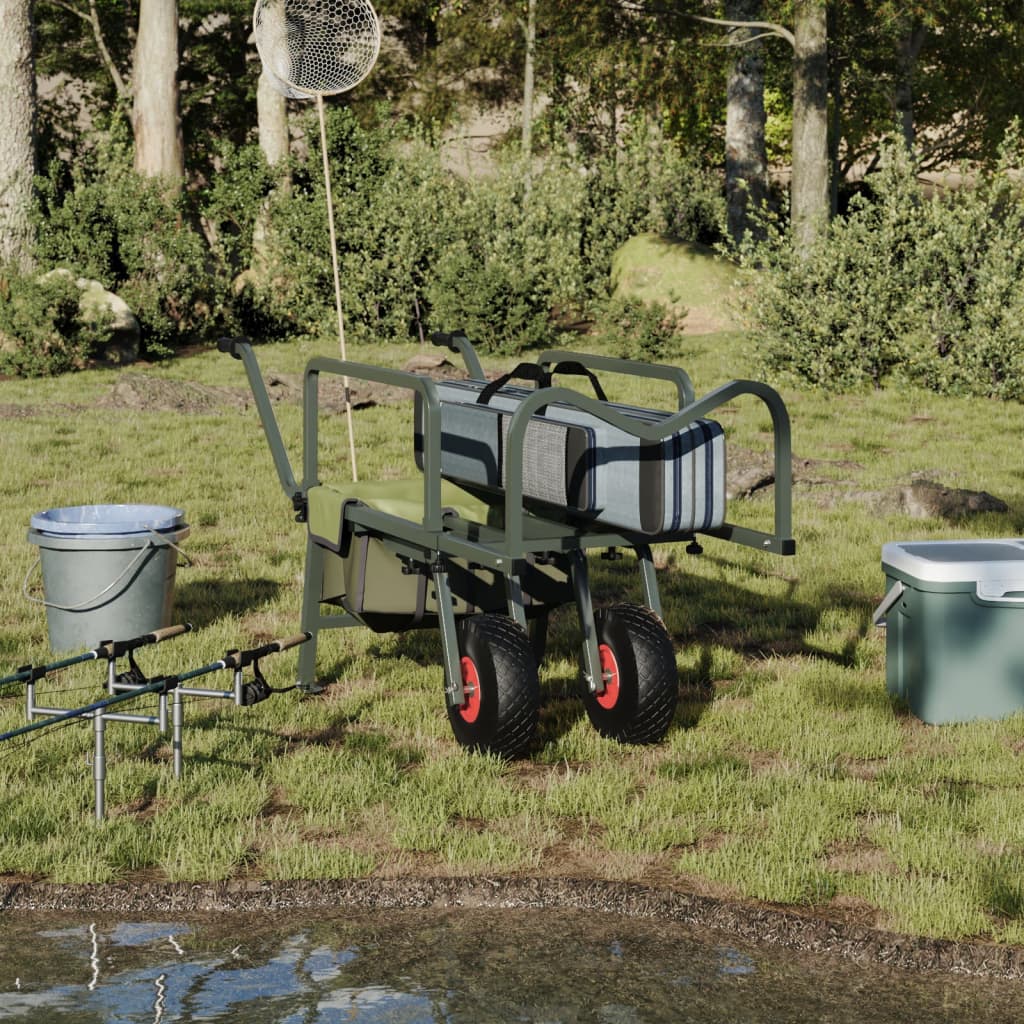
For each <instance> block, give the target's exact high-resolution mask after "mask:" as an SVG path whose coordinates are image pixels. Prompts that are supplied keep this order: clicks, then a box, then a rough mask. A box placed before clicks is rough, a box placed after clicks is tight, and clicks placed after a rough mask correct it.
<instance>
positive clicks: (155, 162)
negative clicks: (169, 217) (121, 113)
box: [132, 0, 185, 188]
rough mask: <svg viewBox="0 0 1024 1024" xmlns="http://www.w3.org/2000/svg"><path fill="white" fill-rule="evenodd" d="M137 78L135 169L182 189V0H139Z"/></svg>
mask: <svg viewBox="0 0 1024 1024" xmlns="http://www.w3.org/2000/svg"><path fill="white" fill-rule="evenodd" d="M132 82H133V87H134V90H133V91H134V95H133V104H132V131H133V133H134V135H135V170H136V171H138V172H139V173H140V174H143V175H146V176H148V177H154V178H164V179H165V180H167V182H168V183H169V184H170V185H171V186H172V187H174V188H180V186H181V182H182V179H183V178H184V176H185V152H184V146H183V144H182V136H181V116H180V110H179V104H178V3H177V0H140V4H139V34H138V38H137V39H136V42H135V61H134V67H133V72H132Z"/></svg>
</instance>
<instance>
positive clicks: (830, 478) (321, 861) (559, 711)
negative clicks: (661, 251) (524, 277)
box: [0, 334, 1024, 944]
mask: <svg viewBox="0 0 1024 1024" xmlns="http://www.w3.org/2000/svg"><path fill="white" fill-rule="evenodd" d="M682 345H683V350H682V351H681V352H680V354H679V361H680V362H681V363H682V365H684V366H685V367H686V368H687V370H688V371H689V372H690V373H691V375H692V376H693V378H694V380H695V383H696V385H697V388H698V392H703V391H707V390H709V389H710V388H711V387H714V386H715V385H717V384H719V383H722V382H723V381H725V380H727V379H729V378H731V377H733V376H751V375H753V374H754V372H755V371H754V368H753V367H754V359H753V353H752V351H751V349H750V343H749V341H748V339H746V338H744V337H743V336H741V335H738V334H715V335H707V336H701V337H688V336H685V335H684V338H683V341H682ZM314 351H315V350H314V348H313V347H312V346H301V345H291V346H267V347H265V348H263V349H262V350H261V351H260V353H259V355H260V359H261V361H262V364H263V367H264V370H265V371H268V372H269V371H274V372H277V373H298V372H300V371H301V368H302V366H303V365H304V363H305V361H306V359H307V358H308V357H309V356H310V355H312V354H314ZM415 351H416V350H415V349H414V348H413V347H412V346H410V347H407V348H400V347H383V348H377V349H369V348H364V349H358V348H357V349H354V350H353V352H352V355H353V357H354V358H357V359H362V360H365V361H374V362H383V363H386V364H388V365H401V364H402V363H403V362H404V361H405V360H406V359H407V358H408V357H409V356H411V355H413V354H415ZM324 353H326V354H330V353H331V346H330V344H329V343H327V342H325V343H324V344H323V345H322V346H321V348H320V351H319V352H318V353H317V354H324ZM485 362H487V364H488V365H489V366H490V367H492V368H495V369H496V368H498V367H497V365H496V364H495V363H494V361H493V360H485ZM121 372H122V373H124V374H147V375H150V376H153V377H156V378H160V379H161V380H163V381H165V382H169V383H173V382H175V381H179V382H196V383H199V384H204V385H208V386H213V385H217V386H230V387H235V388H238V389H239V390H240V391H241V390H244V377H243V374H242V372H241V367H240V365H239V364H238V363H237V362H234V361H232V360H230V359H228V358H227V357H225V356H221V355H218V354H216V353H206V354H202V355H199V356H196V357H194V358H189V359H182V360H179V361H177V362H174V363H171V364H168V365H165V366H158V367H134V368H130V369H127V370H124V371H121ZM117 381H118V375H117V373H115V372H114V371H101V370H98V371H91V372H88V373H81V374H75V375H72V376H68V377H64V378H60V379H57V380H43V381H3V382H0V414H2V415H3V419H2V427H3V434H4V442H5V444H4V459H3V461H2V463H0V555H2V558H3V563H4V579H5V582H6V585H5V586H4V587H3V588H2V590H0V675H4V674H7V672H10V671H13V670H14V669H15V668H16V667H17V666H19V665H22V664H25V663H27V662H31V661H37V662H45V661H48V660H51V655H50V653H49V651H48V647H47V638H46V623H45V616H44V613H43V610H42V609H41V607H40V606H39V605H37V604H33V603H30V602H29V601H26V600H25V598H24V597H23V595H22V581H23V580H24V579H25V578H26V576H28V578H29V579H30V581H32V580H34V579H35V577H34V575H33V561H34V558H35V554H36V552H35V549H34V548H33V547H32V546H31V545H29V544H28V543H27V542H26V530H27V526H28V520H29V517H30V516H31V514H32V513H34V512H37V511H41V510H43V509H46V508H51V507H56V506H61V505H71V504H85V503H92V502H100V503H107V502H153V503H159V504H171V505H177V506H180V507H182V508H184V509H185V510H186V511H187V515H188V520H189V522H190V524H191V526H192V534H191V536H190V537H189V539H188V540H187V541H185V544H184V548H185V550H186V552H187V554H188V557H189V559H190V563H191V564H189V565H186V566H183V567H181V568H180V569H179V572H178V584H177V601H176V604H177V610H178V612H177V617H178V618H179V619H180V620H189V621H191V622H193V623H194V625H195V626H196V629H195V631H194V632H193V633H192V634H190V635H188V636H185V637H181V638H178V639H175V640H173V641H171V642H168V643H166V644H163V645H160V646H158V647H154V648H148V649H146V650H144V651H142V652H141V653H140V657H139V661H140V663H141V664H142V666H143V668H144V669H145V670H146V671H147V672H148V673H149V674H156V673H158V672H173V671H182V670H185V669H187V668H192V667H195V666H198V665H202V664H206V663H209V662H210V661H212V660H215V659H216V658H218V657H220V656H221V654H222V653H223V652H224V651H225V650H226V649H228V648H232V647H240V646H250V645H253V644H256V643H259V642H262V641H265V640H267V639H270V638H273V637H277V636H287V635H291V634H293V633H295V632H296V631H297V628H298V613H299V606H300V598H301V577H302V571H303V565H302V561H303V554H304V537H303V528H302V527H301V526H299V525H297V524H295V523H294V522H293V519H292V515H291V511H290V506H289V503H288V501H287V500H286V499H285V497H284V496H283V494H282V493H281V491H280V488H279V486H278V482H277V478H276V476H275V474H274V471H273V468H272V465H271V461H270V456H269V452H268V450H267V447H266V444H265V442H264V439H263V437H262V435H261V433H260V430H259V426H258V421H257V417H256V414H255V411H254V410H253V409H252V408H251V407H250V408H248V409H240V408H235V407H229V406H227V405H225V406H223V407H221V408H220V409H219V410H217V411H213V412H211V411H204V412H199V413H195V414H190V413H188V412H183V411H181V410H162V409H160V408H149V409H146V408H143V409H136V408H131V407H125V406H118V405H117V404H116V403H113V404H111V402H110V396H111V394H112V392H113V389H114V386H115V384H116V383H117ZM612 383H613V387H612V392H613V393H612V395H611V397H614V398H619V399H623V400H630V401H643V402H645V403H647V404H650V403H651V402H652V401H656V400H658V399H659V397H663V399H664V401H666V402H667V401H668V400H669V397H670V396H669V395H668V393H667V392H666V394H665V395H664V396H651V395H647V394H640V393H638V392H637V391H636V389H634V388H631V387H630V382H629V381H613V382H612ZM784 393H785V397H786V400H787V403H788V405H789V409H790V413H791V416H792V419H793V423H794V448H795V451H796V453H797V455H798V456H799V457H800V458H801V459H805V460H810V461H809V462H807V463H806V464H804V467H803V471H802V476H803V478H804V479H805V481H807V482H804V483H801V484H799V485H798V487H797V491H796V498H795V519H796V536H797V540H798V554H797V555H796V556H795V557H794V558H791V559H780V558H776V557H774V556H769V555H765V554H763V553H760V552H756V551H752V550H748V549H744V548H740V547H738V546H736V545H729V544H724V543H719V542H714V541H708V542H707V543H706V544H705V554H704V555H703V556H702V557H698V558H695V557H693V556H691V555H688V554H687V553H686V552H685V551H684V550H683V549H682V547H673V546H668V547H664V548H659V549H658V550H657V552H656V555H657V557H658V560H659V563H660V564H662V565H663V569H662V570H661V583H662V598H663V601H664V604H665V617H666V621H667V625H668V627H669V630H670V632H671V633H672V636H673V638H674V641H675V644H676V652H677V663H678V667H679V673H680V681H681V688H682V689H681V695H682V700H681V703H680V709H679V712H678V715H677V720H676V723H675V725H674V727H673V728H672V730H671V731H670V733H669V735H668V737H667V739H666V740H665V742H664V743H662V744H661V745H659V746H657V747H654V748H629V747H623V746H619V745H617V744H615V743H613V742H610V741H607V740H603V739H601V738H600V737H599V736H598V735H597V734H596V733H595V732H594V731H593V729H591V727H590V725H589V723H588V721H587V719H586V716H585V714H584V712H583V709H582V705H581V703H580V701H579V700H578V699H577V697H576V696H575V694H576V668H575V659H576V639H575V633H574V622H573V617H572V615H571V614H566V613H564V612H560V613H559V614H558V615H557V616H556V617H555V621H554V623H553V628H552V636H551V640H550V645H549V657H548V659H547V660H546V662H545V665H544V666H543V670H542V689H543V695H544V705H543V708H542V715H541V728H540V734H539V737H538V741H537V744H536V748H535V750H534V751H533V755H532V757H531V758H530V759H528V760H526V761H522V762H516V763H511V764H506V763H502V762H499V761H496V760H494V759H492V758H487V757H482V756H476V755H470V754H467V753H465V752H464V751H463V750H461V749H460V748H458V747H457V746H456V744H455V742H454V740H453V739H452V736H451V733H450V731H449V728H448V723H447V719H446V716H445V711H444V701H443V692H442V680H441V669H440V652H439V641H438V638H437V636H436V635H435V634H434V633H433V632H423V633H406V634H399V635H376V634H373V633H371V632H369V631H367V630H362V629H359V630H347V631H339V632H335V633H328V634H325V635H324V637H323V638H322V642H321V655H320V666H319V667H320V672H321V676H322V677H323V678H324V679H325V680H329V681H331V683H332V684H331V685H330V686H329V687H328V688H327V689H326V690H325V692H324V693H323V694H321V695H318V696H316V697H302V696H299V695H298V694H295V693H290V694H287V695H283V696H277V697H275V698H274V699H272V700H269V701H267V702H265V703H262V704H259V705H257V706H255V707H253V708H249V709H236V708H234V707H233V706H232V705H229V704H227V703H226V702H221V701H209V700H206V701H204V700H198V699H197V700H192V701H190V702H189V704H188V706H187V711H186V721H187V726H186V731H185V739H184V754H185V770H184V775H183V778H182V779H181V780H175V779H174V777H173V773H172V770H171V753H170V744H169V740H168V739H167V738H166V737H161V736H160V735H159V734H158V733H157V732H156V731H155V730H153V729H151V728H144V727H139V726H132V725H127V724H121V723H111V724H110V725H109V727H108V730H107V743H108V752H107V753H108V765H107V809H108V815H107V819H106V821H104V822H103V823H100V824H96V823H94V822H93V820H92V795H93V793H92V769H91V768H90V766H89V764H88V758H89V757H90V755H91V752H92V733H91V730H90V728H89V726H88V725H87V724H86V725H73V726H69V727H67V728H63V729H59V730H44V731H42V732H39V733H36V734H34V735H35V737H36V739H35V740H34V741H33V742H30V743H22V742H19V741H14V742H10V743H6V744H2V745H0V769H2V770H0V872H3V873H4V874H0V878H3V877H4V875H6V877H8V878H14V877H30V878H37V879H47V880H52V881H57V882H105V881H112V880H124V879H128V880H131V879H145V880H148V881H152V880H159V879H168V880H189V879H225V878H236V877H240V878H245V877H265V878H283V879H289V878H344V877H361V876H376V877H393V876H397V875H406V874H422V875H437V874H450V875H462V874H476V873H490V874H502V873H505V874H542V875H567V876H570V875H571V876H580V875H584V876H586V875H589V876H593V877H603V878H609V879H628V880H635V881H639V882H652V883H656V884H669V885H678V886H681V887H692V888H697V889H699V890H701V891H704V892H711V893H715V894H720V895H723V896H729V897H735V898H742V899H753V900H762V901H768V902H771V903H779V904H786V905H796V906H801V907H805V908H810V909H813V910H816V911H820V912H823V913H831V914H834V915H843V914H851V913H852V914H854V915H855V916H856V917H857V919H858V920H869V921H872V922H874V923H876V924H878V925H880V926H884V927H888V928H893V929H897V930H901V931H910V932H914V933H918V934H922V935H929V936H943V937H949V938H962V937H983V938H986V939H990V940H994V941H997V942H1003V943H1017V944H1019V943H1024V785H1022V773H1021V755H1022V751H1024V714H1019V715H1015V716H1012V717H1010V718H1007V719H1004V720H1001V721H998V722H976V723H972V724H967V725H955V726H945V727H933V726H927V725H924V724H923V723H921V722H919V721H917V720H916V719H914V718H913V717H912V716H910V715H909V714H908V713H907V712H906V711H905V710H904V709H902V708H900V707H898V706H894V705H893V703H892V702H891V701H890V699H889V698H888V696H887V695H886V692H885V685H884V675H885V665H884V659H885V654H884V639H883V637H882V635H881V633H880V631H878V630H876V629H875V628H874V627H872V625H871V624H870V616H871V612H872V610H873V608H874V606H875V604H876V603H877V602H878V600H879V599H880V598H881V596H882V593H883V590H884V578H883V576H882V572H881V568H880V551H881V546H882V544H883V543H885V542H886V541H889V540H896V539H926V538H949V537H981V536H1013V535H1021V534H1024V470H1022V469H1021V465H1020V461H1019V459H1018V458H1016V442H1017V440H1018V439H1019V438H1020V437H1021V436H1022V433H1024V409H1022V408H1021V407H1020V406H1016V405H1001V404H996V403H992V402H984V401H969V400H961V399H945V398H942V399H940V398H937V397H935V396H931V395H927V394H924V393H919V392H885V393H880V394H861V395H851V396H844V397H838V398H837V397H826V396H823V395H820V394H816V393H810V392H802V391H797V390H794V389H785V392H784ZM278 414H279V417H280V422H281V428H282V432H283V434H284V436H285V439H286V441H287V442H288V443H289V444H290V445H291V447H292V451H293V453H294V458H295V460H296V462H297V460H298V455H299V448H298V443H299V436H300V431H301V413H300V410H299V409H298V408H297V407H294V406H288V405H281V406H279V407H278ZM721 419H722V421H723V422H724V423H725V425H726V427H727V430H728V432H729V434H730V439H731V443H735V444H739V445H743V446H745V447H750V448H756V449H767V447H768V446H769V444H770V424H769V423H768V422H767V416H766V414H765V413H764V412H763V410H762V408H761V407H759V406H758V405H757V404H756V403H754V402H752V401H751V402H747V401H738V402H737V403H736V404H735V406H734V407H732V408H730V409H727V410H725V411H724V413H723V415H722V417H721ZM337 423H338V429H337V430H336V431H330V430H328V431H326V433H327V435H328V436H327V437H325V440H324V449H323V463H324V465H325V466H327V467H330V466H332V465H333V466H334V467H335V468H334V470H333V477H332V475H331V474H332V471H331V470H330V469H328V470H326V471H325V476H326V477H328V478H329V479H330V478H333V479H335V480H337V481H343V480H344V479H346V464H347V451H346V442H345V436H344V432H343V429H342V428H341V419H340V417H339V419H338V421H337ZM356 436H357V439H358V442H359V446H360V473H361V477H363V478H365V479H374V478H377V477H385V476H396V475H403V474H406V473H412V472H413V469H412V462H411V445H410V443H409V439H410V436H411V424H410V420H409V413H408V409H406V408H404V407H398V406H390V405H389V406H378V407H375V408H370V409H366V410H362V411H359V412H357V414H356ZM1011 445H1012V450H1013V452H1014V455H1013V457H1010V455H1009V452H1010V450H1011ZM914 472H926V473H929V474H931V475H933V476H934V477H935V478H936V479H939V480H941V481H942V482H943V483H945V484H948V485H951V486H960V487H970V488H973V489H978V490H981V489H984V490H987V491H989V492H991V493H993V494H996V495H998V496H1000V497H1002V498H1003V499H1004V500H1005V501H1006V502H1007V503H1008V505H1009V506H1010V509H1011V511H1010V512H1009V513H1008V514H1004V515H995V514H987V515H985V516H981V517H978V518H975V519H973V520H971V521H970V522H964V523H954V524H951V523H947V522H943V521H940V520H911V519H908V518H906V517H902V516H880V515H877V514H874V513H872V512H871V511H870V508H869V507H868V506H866V505H865V504H864V503H863V502H862V501H860V500H856V499H855V498H854V497H852V496H851V495H853V494H854V493H855V492H861V493H863V492H869V491H880V490H884V489H885V488H887V487H891V486H893V485H895V484H899V483H905V482H907V481H908V480H909V478H910V475H911V474H912V473H914ZM769 516H770V500H769V499H768V498H767V497H755V498H751V499H748V500H745V501H737V502H735V503H734V504H733V507H732V509H731V513H730V518H733V519H735V520H737V521H741V522H748V523H751V524H753V525H757V524H766V523H767V522H768V521H769ZM593 580H594V586H595V590H596V591H597V595H598V599H599V601H612V600H618V599H637V597H638V594H639V588H638V581H637V579H636V578H635V574H634V573H633V572H632V571H631V569H630V565H629V561H628V560H625V561H623V562H616V563H607V562H595V565H594V569H593ZM30 585H35V584H31V583H30ZM35 586H36V589H37V590H38V586H37V585H35ZM295 658H296V654H295V652H288V653H286V654H283V655H279V656H275V657H273V658H269V659H266V660H265V662H264V664H263V668H264V670H265V672H266V673H267V675H268V678H269V681H270V682H271V684H272V685H274V686H285V685H289V684H290V682H291V681H292V679H293V677H294V669H295ZM212 678H214V679H216V680H217V682H218V684H222V685H225V686H226V685H228V678H227V677H226V676H224V677H212ZM101 683H102V671H101V670H100V669H99V667H98V666H96V665H92V666H89V665H85V666H81V667H78V668H75V669H71V670H68V671H66V672H64V673H61V674H60V675H59V676H54V677H52V678H51V679H48V680H47V681H46V682H45V684H43V690H42V693H41V696H43V697H44V699H45V700H46V701H47V702H55V703H58V704H63V705H67V706H75V705H80V704H84V703H86V702H88V701H89V700H92V699H96V698H97V697H98V696H99V695H100V690H101ZM23 718H24V711H23V707H22V702H21V700H20V698H19V696H18V695H17V694H16V692H14V689H12V690H11V691H9V694H8V695H7V696H2V697H0V731H5V730H8V729H12V728H14V727H16V726H17V725H19V724H21V722H22V721H23Z"/></svg>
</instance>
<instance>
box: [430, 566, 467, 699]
mask: <svg viewBox="0 0 1024 1024" xmlns="http://www.w3.org/2000/svg"><path fill="white" fill-rule="evenodd" d="M430 573H431V576H432V577H433V580H434V592H435V595H436V596H435V600H436V602H437V621H438V623H439V625H440V627H441V653H442V656H443V658H444V695H445V699H446V700H447V701H448V706H449V707H451V708H461V707H462V705H463V704H465V702H466V695H465V693H464V691H463V688H462V661H461V658H460V656H459V631H458V627H457V626H456V624H455V612H454V611H453V610H452V588H451V586H450V584H449V583H448V569H447V567H446V566H445V563H444V559H443V558H441V557H440V556H439V557H438V558H436V559H435V560H434V564H433V565H432V566H431V567H430Z"/></svg>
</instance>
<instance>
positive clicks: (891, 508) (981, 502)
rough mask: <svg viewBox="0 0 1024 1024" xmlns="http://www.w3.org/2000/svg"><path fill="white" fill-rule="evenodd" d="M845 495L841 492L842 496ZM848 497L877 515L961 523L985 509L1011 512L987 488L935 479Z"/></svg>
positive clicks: (856, 492) (851, 492) (986, 510)
mask: <svg viewBox="0 0 1024 1024" xmlns="http://www.w3.org/2000/svg"><path fill="white" fill-rule="evenodd" d="M840 497H842V495H840ZM845 498H846V499H847V500H850V501H859V502H861V503H863V504H865V505H868V506H869V507H870V508H871V510H872V511H873V512H874V513H876V514H877V515H883V516H894V515H904V516H909V517H910V518H911V519H945V520H948V521H950V522H958V521H959V520H962V519H967V518H969V517H970V516H976V515H980V514H981V513H983V512H999V513H1004V512H1008V511H1009V506H1008V505H1007V504H1006V502H1005V501H1003V500H1002V499H1000V498H996V497H994V496H993V495H991V494H989V493H988V491H970V490H966V489H964V488H959V487H947V486H946V485H945V484H940V483H936V482H935V481H934V480H912V481H911V482H910V483H909V484H900V485H897V486H896V487H893V488H891V489H890V490H888V491H857V490H853V491H849V492H847V493H846V495H845Z"/></svg>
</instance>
